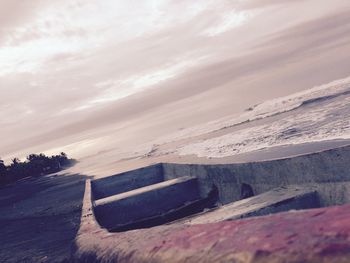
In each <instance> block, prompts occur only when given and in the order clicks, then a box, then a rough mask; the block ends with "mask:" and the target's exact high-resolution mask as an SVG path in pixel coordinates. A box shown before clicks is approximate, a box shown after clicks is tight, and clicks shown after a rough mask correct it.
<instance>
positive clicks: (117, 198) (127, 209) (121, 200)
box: [94, 176, 200, 229]
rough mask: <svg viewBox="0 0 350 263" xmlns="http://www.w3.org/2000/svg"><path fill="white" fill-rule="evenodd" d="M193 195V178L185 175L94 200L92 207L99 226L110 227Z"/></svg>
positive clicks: (163, 209)
mask: <svg viewBox="0 0 350 263" xmlns="http://www.w3.org/2000/svg"><path fill="white" fill-rule="evenodd" d="M197 199H200V196H199V191H198V186H197V178H194V177H189V176H185V177H181V178H177V179H173V180H168V181H165V182H161V183H158V184H154V185H149V186H146V187H142V188H139V189H135V190H132V191H129V192H125V193H121V194H118V195H113V196H110V197H106V198H103V199H99V200H96V201H95V205H94V206H95V208H94V211H95V214H96V218H97V220H98V221H99V223H100V224H101V226H103V227H105V228H107V229H111V228H114V227H116V226H118V225H123V224H126V223H131V222H135V221H137V220H141V219H144V218H147V217H151V216H155V215H160V214H162V213H166V212H167V211H169V210H171V209H175V208H178V207H180V206H182V205H184V204H186V203H187V202H191V201H194V200H197Z"/></svg>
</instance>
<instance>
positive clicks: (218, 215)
mask: <svg viewBox="0 0 350 263" xmlns="http://www.w3.org/2000/svg"><path fill="white" fill-rule="evenodd" d="M317 207H320V201H319V197H318V195H317V191H316V190H315V188H314V187H310V186H309V187H303V186H287V187H280V188H276V189H273V190H271V191H268V192H266V193H263V194H260V195H257V196H254V197H250V198H247V199H243V200H240V201H237V202H233V203H231V204H227V205H224V206H221V207H219V208H214V209H212V210H210V211H206V212H204V213H202V214H199V215H195V216H193V217H191V218H189V219H186V220H183V221H182V222H181V223H183V224H191V225H194V224H208V223H216V222H221V221H226V220H234V219H240V218H246V217H252V216H262V215H268V214H273V213H278V212H283V211H289V210H301V209H309V208H317Z"/></svg>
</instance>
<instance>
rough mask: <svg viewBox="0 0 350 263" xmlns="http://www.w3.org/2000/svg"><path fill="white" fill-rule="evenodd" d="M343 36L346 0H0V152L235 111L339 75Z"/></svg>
mask: <svg viewBox="0 0 350 263" xmlns="http://www.w3.org/2000/svg"><path fill="white" fill-rule="evenodd" d="M349 43H350V2H349V1H348V0H332V1H328V0H293V1H291V0H288V1H287V0H230V1H229V0H227V1H226V0H215V1H214V0H192V1H184V0H142V1H139V0H138V1H136V0H127V1H126V0H104V1H97V0H59V1H58V0H53V1H46V0H25V1H23V0H0V127H1V128H0V137H1V138H2V140H1V141H0V156H1V157H3V158H12V157H14V156H20V157H22V156H25V155H26V154H29V153H30V152H41V151H46V152H53V151H59V150H60V149H64V150H68V154H69V153H71V154H72V155H73V156H74V157H77V158H79V157H82V156H86V155H89V154H93V153H97V152H99V151H103V150H104V149H105V150H107V148H108V147H117V146H118V147H121V148H123V147H126V146H128V147H136V146H137V145H139V144H142V143H144V142H147V141H149V140H153V139H154V138H157V137H159V136H163V135H164V134H167V133H169V132H172V131H174V130H177V129H182V128H187V127H190V126H191V125H195V124H198V123H202V122H207V121H211V120H215V119H216V118H219V117H223V116H226V115H230V114H239V112H242V111H244V109H245V108H248V107H249V106H251V105H254V104H256V103H261V102H263V101H265V100H267V99H271V98H275V97H279V96H283V95H287V94H291V93H293V92H297V91H300V90H304V89H307V88H312V87H313V86H315V85H320V84H323V83H327V82H329V81H332V80H335V79H340V78H343V77H347V76H349V75H350V73H349V69H350V44H349ZM111 142H113V146H111ZM94 145H95V146H96V145H98V146H99V147H97V148H96V147H93V146H94Z"/></svg>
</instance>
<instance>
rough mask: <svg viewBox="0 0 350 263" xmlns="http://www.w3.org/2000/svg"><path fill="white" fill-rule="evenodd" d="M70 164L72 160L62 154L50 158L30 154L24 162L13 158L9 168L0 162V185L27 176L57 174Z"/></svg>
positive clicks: (43, 155)
mask: <svg viewBox="0 0 350 263" xmlns="http://www.w3.org/2000/svg"><path fill="white" fill-rule="evenodd" d="M72 164H73V160H71V159H69V158H68V157H67V155H66V154H65V153H64V152H61V153H60V154H59V155H54V156H51V157H48V156H46V155H45V154H43V153H40V154H30V155H28V156H27V159H26V161H24V162H21V161H20V160H19V159H18V158H14V159H12V162H11V164H10V165H9V166H6V165H5V164H4V162H3V161H2V160H0V183H1V184H4V183H6V182H12V181H16V180H18V179H21V178H24V177H27V176H40V175H45V174H49V173H54V172H58V171H61V170H62V169H64V168H65V167H66V166H69V165H72Z"/></svg>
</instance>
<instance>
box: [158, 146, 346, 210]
mask: <svg viewBox="0 0 350 263" xmlns="http://www.w3.org/2000/svg"><path fill="white" fill-rule="evenodd" d="M349 170H350V146H345V147H341V148H337V149H331V150H326V151H323V152H318V153H313V154H307V155H303V156H296V157H290V158H286V159H280V160H272V161H264V162H252V163H242V164H220V165H199V164H166V163H165V164H163V172H164V178H166V179H167V180H169V179H172V178H176V177H181V176H196V177H198V182H199V188H200V192H201V194H202V195H203V196H205V195H206V194H207V192H208V191H209V190H210V189H211V188H212V185H213V184H214V185H215V186H216V187H217V188H218V190H219V200H220V202H221V203H222V204H227V203H230V202H233V201H237V200H239V199H240V188H241V186H242V184H243V183H245V184H248V185H250V186H252V188H253V191H254V193H255V194H256V195H257V194H261V193H264V192H266V191H269V190H271V189H273V188H276V187H280V186H287V185H291V184H295V185H302V184H306V183H334V184H335V183H340V182H350V172H349ZM325 198H327V195H325ZM325 201H327V200H325Z"/></svg>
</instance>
